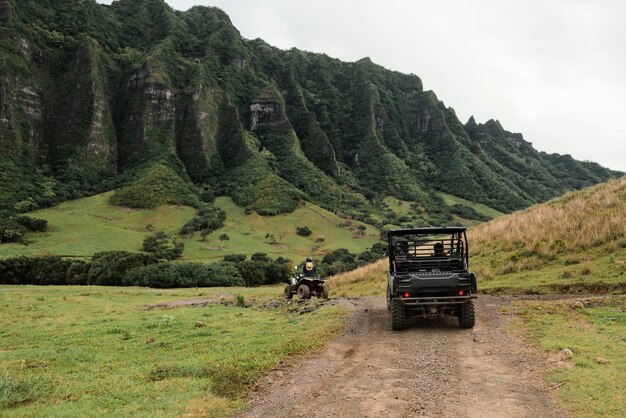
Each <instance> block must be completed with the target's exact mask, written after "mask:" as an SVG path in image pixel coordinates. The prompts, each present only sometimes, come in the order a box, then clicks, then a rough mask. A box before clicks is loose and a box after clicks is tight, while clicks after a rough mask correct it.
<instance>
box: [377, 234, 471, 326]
mask: <svg viewBox="0 0 626 418" xmlns="http://www.w3.org/2000/svg"><path fill="white" fill-rule="evenodd" d="M387 277H388V283H387V308H388V309H389V310H391V328H392V329H394V330H401V329H404V328H405V327H406V319H407V318H408V317H421V318H443V316H444V315H454V316H456V317H457V318H458V319H459V325H460V326H461V328H472V327H473V326H474V302H473V301H472V299H475V298H476V276H475V275H474V273H472V272H471V271H469V255H468V248H467V234H466V228H462V227H452V228H412V229H396V230H393V231H390V232H389V274H388V276H387Z"/></svg>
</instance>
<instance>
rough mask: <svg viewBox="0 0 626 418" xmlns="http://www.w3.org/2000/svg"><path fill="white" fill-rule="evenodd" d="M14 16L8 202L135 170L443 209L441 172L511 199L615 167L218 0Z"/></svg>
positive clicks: (0, 26) (5, 36)
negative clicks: (295, 38) (467, 113)
mask: <svg viewBox="0 0 626 418" xmlns="http://www.w3.org/2000/svg"><path fill="white" fill-rule="evenodd" d="M0 16H1V19H2V20H1V21H0V35H2V36H1V37H0V58H2V59H1V60H0V70H1V72H0V74H2V76H1V77H0V150H1V151H2V155H1V156H0V166H1V167H2V169H3V176H2V177H0V186H1V187H2V190H1V191H0V198H1V203H2V206H3V207H4V208H12V207H13V206H14V205H15V203H16V202H19V201H23V200H24V199H33V201H34V202H35V204H39V205H48V204H51V203H54V202H56V201H60V200H63V199H67V198H71V197H75V196H78V195H81V194H86V193H92V192H96V191H98V190H105V189H111V188H118V187H120V186H123V188H122V189H121V190H120V191H119V192H117V193H116V195H115V198H114V199H113V200H114V202H117V203H119V204H127V205H131V206H133V205H135V206H145V202H150V203H149V204H150V205H153V204H159V203H163V202H166V201H172V202H187V203H189V202H191V203H193V201H197V199H198V196H197V195H196V191H197V190H209V191H211V192H213V193H217V194H228V195H230V196H232V197H233V198H234V199H235V201H236V202H237V203H239V204H241V205H244V206H246V207H248V208H249V209H250V210H256V211H258V212H259V213H263V214H274V213H280V212H285V211H291V210H293V209H295V208H296V207H297V205H298V204H299V202H300V201H301V200H302V199H309V200H313V201H315V202H317V203H319V204H322V205H323V206H325V207H328V208H331V209H337V210H342V211H344V212H347V213H353V214H355V215H364V214H365V213H366V212H367V211H368V210H369V209H371V208H372V205H374V206H375V205H376V202H377V201H378V200H379V199H380V198H381V197H384V196H386V195H394V196H397V197H399V198H403V199H407V200H411V201H415V202H416V203H418V204H419V205H421V206H422V207H423V208H425V209H426V211H427V212H429V213H433V214H435V213H441V211H442V210H443V211H444V212H445V207H444V205H443V202H442V201H441V200H440V199H439V198H438V197H437V195H436V194H435V192H436V191H437V190H441V191H445V192H447V193H451V194H455V195H458V196H461V197H465V198H468V199H470V200H473V201H478V202H482V203H486V204H488V205H491V206H493V207H495V208H498V209H500V210H503V211H510V210H514V209H518V208H522V207H525V206H528V205H530V204H532V203H535V202H538V201H542V200H545V199H548V198H550V197H552V196H555V195H557V194H560V193H562V192H564V191H566V190H569V189H572V188H579V187H583V186H586V185H589V184H593V183H597V182H600V181H604V180H606V179H608V178H610V177H613V176H616V175H617V174H618V173H614V172H611V171H610V170H607V169H604V168H602V167H600V166H598V165H596V164H593V163H582V162H578V161H575V160H573V159H571V157H569V156H558V155H547V154H543V153H539V152H537V151H536V150H535V149H534V148H533V147H532V144H530V143H529V142H526V141H525V140H524V139H523V137H522V136H521V135H520V134H512V133H510V132H507V131H506V130H504V129H503V128H502V127H501V126H500V124H499V123H497V122H494V121H489V122H487V123H485V124H483V125H480V124H477V123H476V122H475V121H474V120H473V119H471V120H470V121H468V123H467V124H465V125H463V124H462V123H461V122H460V121H459V120H458V118H457V117H456V115H455V114H454V111H453V110H452V109H450V108H447V107H446V106H445V105H444V104H443V103H442V102H441V101H439V100H438V99H437V97H436V95H435V94H434V93H433V92H430V91H424V90H423V87H422V83H421V80H420V79H419V78H418V77H417V76H415V75H406V74H400V73H397V72H393V71H389V70H386V69H384V68H382V67H380V66H378V65H376V64H374V63H372V62H371V61H370V60H369V59H367V58H364V59H362V60H360V61H358V62H355V63H345V62H341V61H339V60H336V59H332V58H329V57H328V56H325V55H321V54H312V53H306V52H302V51H298V50H295V49H293V50H289V51H282V50H279V49H276V48H273V47H271V46H270V45H268V44H266V43H265V42H263V41H261V40H254V41H248V40H244V39H243V38H242V37H241V36H240V34H239V32H238V31H237V30H236V28H234V27H233V25H232V23H231V22H230V20H229V18H228V16H226V14H224V13H223V12H222V11H221V10H218V9H214V8H206V7H194V8H192V9H190V10H189V11H187V12H175V11H173V10H172V9H171V8H170V7H169V6H167V4H165V2H164V1H163V0H139V1H137V0H119V1H116V2H113V4H112V5H111V6H104V5H99V4H97V3H96V2H95V1H94V0H86V1H83V2H75V1H71V0H60V1H52V0H42V1H34V0H24V1H20V2H15V1H12V0H0ZM564 172H567V176H564V175H563V173H564ZM142 200H143V202H142ZM442 207H443V209H442ZM437 216H438V215H437ZM437 216H435V215H433V217H431V218H428V217H427V218H425V219H424V221H426V222H430V223H436V222H440V221H441V220H442V219H443V218H437Z"/></svg>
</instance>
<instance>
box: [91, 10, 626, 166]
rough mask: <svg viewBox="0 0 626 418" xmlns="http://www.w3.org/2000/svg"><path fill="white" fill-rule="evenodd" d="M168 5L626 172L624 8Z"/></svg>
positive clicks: (555, 149) (465, 116) (541, 145)
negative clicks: (366, 66)
mask: <svg viewBox="0 0 626 418" xmlns="http://www.w3.org/2000/svg"><path fill="white" fill-rule="evenodd" d="M101 2H104V3H110V2H111V1H110V0H109V1H101ZM167 2H168V3H169V4H170V5H171V6H172V7H174V8H175V9H179V10H186V9H188V8H189V7H191V6H193V5H194V4H202V5H209V6H217V7H219V8H221V9H222V10H224V11H225V12H226V13H227V14H228V15H229V16H230V18H231V20H232V22H233V24H234V25H235V26H236V27H237V29H239V31H240V32H241V34H242V35H243V36H244V37H245V38H248V39H254V38H262V39H264V40H265V41H267V42H268V43H270V44H272V45H274V46H277V47H279V48H282V49H289V48H292V47H296V48H299V49H303V50H307V51H314V52H324V53H326V54H328V55H330V56H332V57H336V58H340V59H342V60H345V61H356V60H358V59H361V58H363V57H366V56H367V57H370V58H371V59H372V61H374V62H376V63H378V64H380V65H383V66H384V67H386V68H389V69H392V70H397V71H401V72H404V73H414V74H417V75H418V76H419V77H420V78H421V79H422V82H423V83H424V89H426V90H433V91H434V92H435V93H436V94H437V96H438V97H439V99H441V100H443V101H444V102H445V104H446V105H447V106H450V107H452V108H454V109H455V111H456V113H457V115H458V117H459V118H460V119H461V121H462V122H466V121H467V119H468V118H469V117H470V116H471V115H474V117H475V118H476V121H477V122H485V121H487V120H488V119H492V118H493V119H498V120H499V121H500V122H501V123H502V126H503V127H504V128H505V129H507V130H509V131H512V132H521V133H523V134H524V138H525V139H526V140H528V141H530V142H532V143H533V145H534V146H535V148H537V149H538V150H541V151H547V152H558V153H560V154H571V155H572V156H574V157H575V158H577V159H581V160H591V161H596V162H599V163H600V164H602V165H604V166H607V167H610V168H613V169H617V170H621V171H626V134H625V131H624V126H625V125H626V2H625V1H622V0H614V1H607V0H604V1H602V0H599V1H592V0H589V1H587V0H584V1H583V0H580V1H578V0H562V1H550V0H508V1H502V0H472V1H463V0H443V1H442V0H439V1H433V0H386V1H385V0H341V1H339V0H316V1H301V0H274V1H268V0H266V1H264V0H167Z"/></svg>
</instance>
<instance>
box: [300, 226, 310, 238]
mask: <svg viewBox="0 0 626 418" xmlns="http://www.w3.org/2000/svg"><path fill="white" fill-rule="evenodd" d="M312 233H313V231H311V229H310V228H309V227H308V226H299V227H297V228H296V234H298V235H300V236H301V237H308V236H311V234H312Z"/></svg>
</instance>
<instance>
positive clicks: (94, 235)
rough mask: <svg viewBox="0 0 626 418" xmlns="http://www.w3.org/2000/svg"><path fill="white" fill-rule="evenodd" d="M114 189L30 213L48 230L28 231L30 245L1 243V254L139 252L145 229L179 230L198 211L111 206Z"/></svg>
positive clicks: (89, 254)
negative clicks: (32, 232) (44, 220)
mask: <svg viewBox="0 0 626 418" xmlns="http://www.w3.org/2000/svg"><path fill="white" fill-rule="evenodd" d="M111 195H112V192H107V193H103V194H100V195H96V196H92V197H87V198H83V199H77V200H72V201H68V202H64V203H61V204H60V205H58V206H55V207H53V208H49V209H44V210H39V211H36V212H31V213H29V214H28V215H29V216H32V217H35V218H43V219H47V220H48V231H47V232H45V233H37V234H29V235H28V239H29V241H30V242H29V244H28V245H23V244H2V245H0V257H12V256H18V255H48V254H52V255H67V256H80V257H88V256H91V255H93V254H94V253H96V252H98V251H111V250H126V251H139V250H140V249H141V245H142V242H143V239H144V237H145V236H146V235H147V234H149V232H148V231H147V230H146V227H147V226H148V225H152V226H153V228H154V230H167V231H176V230H178V229H180V227H181V226H182V225H184V223H185V222H186V221H187V220H189V219H191V218H192V217H193V216H194V214H195V213H196V210H195V209H193V208H190V207H186V206H174V205H163V206H160V207H158V208H156V209H129V208H121V207H118V206H112V205H109V204H108V203H107V202H108V200H109V197H110V196H111Z"/></svg>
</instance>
